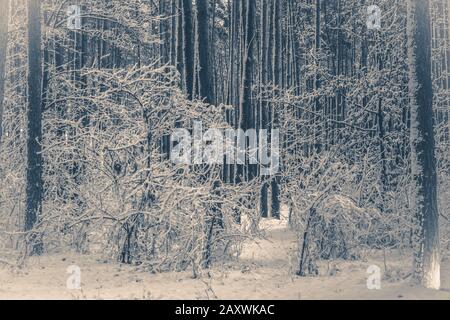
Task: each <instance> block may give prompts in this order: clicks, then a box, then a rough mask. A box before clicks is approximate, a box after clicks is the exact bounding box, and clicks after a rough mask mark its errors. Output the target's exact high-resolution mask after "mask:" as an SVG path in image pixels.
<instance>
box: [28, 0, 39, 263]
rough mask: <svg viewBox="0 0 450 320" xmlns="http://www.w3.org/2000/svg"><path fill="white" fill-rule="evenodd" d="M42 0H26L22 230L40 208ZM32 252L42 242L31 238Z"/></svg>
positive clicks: (32, 220) (32, 222) (37, 217)
mask: <svg viewBox="0 0 450 320" xmlns="http://www.w3.org/2000/svg"><path fill="white" fill-rule="evenodd" d="M40 5H41V1H39V0H28V112H27V115H28V136H27V185H26V213H25V230H26V231H30V230H32V229H33V228H34V226H35V224H36V222H37V221H38V219H39V216H40V214H41V212H42V196H43V182H42V155H41V151H42V147H41V143H42V109H41V106H42V105H41V102H42V97H41V91H42V88H41V78H42V69H41V68H42V66H41V20H40V16H41V15H40V12H41V8H40ZM29 239H30V241H31V245H32V249H31V252H30V253H31V254H40V253H42V244H41V242H40V240H39V239H37V238H36V237H35V236H33V235H32V236H31V237H30V238H29Z"/></svg>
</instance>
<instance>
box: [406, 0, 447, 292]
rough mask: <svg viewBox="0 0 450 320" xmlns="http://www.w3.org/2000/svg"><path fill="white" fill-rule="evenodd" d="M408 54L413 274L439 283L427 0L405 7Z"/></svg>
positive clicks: (433, 284)
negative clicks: (412, 188)
mask: <svg viewBox="0 0 450 320" xmlns="http://www.w3.org/2000/svg"><path fill="white" fill-rule="evenodd" d="M408 9H409V10H408V57H409V59H410V61H409V67H410V95H411V103H412V104H411V159H412V164H411V167H412V176H413V183H414V185H415V190H414V201H413V210H414V213H415V217H414V218H415V222H416V224H417V228H416V230H415V233H414V235H415V237H414V244H415V257H414V258H415V259H414V267H415V270H414V277H415V279H417V280H419V281H420V282H421V283H422V285H423V286H424V287H426V288H432V289H439V287H440V252H439V225H438V218H439V215H438V206H437V175H436V158H435V139H434V128H433V89H432V82H431V34H430V13H429V1H428V0H412V1H411V2H410V4H409V8H408Z"/></svg>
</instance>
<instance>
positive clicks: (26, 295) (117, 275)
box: [0, 220, 450, 300]
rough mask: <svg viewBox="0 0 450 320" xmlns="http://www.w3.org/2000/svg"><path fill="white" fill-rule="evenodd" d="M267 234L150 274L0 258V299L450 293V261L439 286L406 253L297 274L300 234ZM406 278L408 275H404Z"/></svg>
mask: <svg viewBox="0 0 450 320" xmlns="http://www.w3.org/2000/svg"><path fill="white" fill-rule="evenodd" d="M262 227H263V228H264V229H265V232H266V239H265V240H259V241H257V242H252V243H247V244H245V245H244V247H243V251H242V255H241V257H240V259H239V261H235V262H232V263H228V264H223V265H222V266H220V267H214V268H212V270H211V271H209V276H208V275H203V276H202V277H201V278H197V279H193V278H192V272H178V273H175V272H174V273H165V274H149V273H146V272H142V271H140V270H139V269H138V268H136V267H132V266H126V265H119V264H118V263H113V262H108V261H103V260H101V259H98V258H96V257H93V256H90V255H76V254H58V255H51V256H43V257H39V258H31V260H30V261H29V262H28V263H27V266H26V267H24V268H21V269H17V268H14V269H12V268H10V267H6V266H4V265H3V266H2V265H1V264H0V299H262V300H277V299H294V300H296V299H352V300H354V299H450V259H448V258H444V259H443V263H442V270H441V274H442V289H441V290H440V291H434V290H427V289H423V288H420V287H418V286H416V285H413V284H412V283H411V280H410V278H408V272H409V269H410V268H409V266H410V265H411V261H410V260H411V255H410V254H408V253H406V252H403V253H402V252H398V251H395V252H392V251H391V252H388V253H386V254H384V253H383V252H372V253H368V254H367V256H366V257H364V258H363V259H361V260H359V261H334V262H330V263H324V264H323V265H321V268H320V275H319V276H317V277H306V278H301V277H297V276H295V275H294V274H295V272H294V271H295V269H296V261H297V260H296V259H297V258H296V257H297V255H296V253H295V251H296V247H297V243H296V242H297V240H296V239H297V237H296V235H295V234H294V233H293V232H291V231H290V230H289V229H288V228H287V225H286V222H285V221H274V220H267V221H263V222H262ZM69 265H77V266H79V267H80V269H81V282H82V289H81V290H69V289H67V286H66V281H67V278H68V277H69V275H68V274H67V273H66V270H67V267H68V266H69ZM370 265H378V266H380V268H381V270H382V280H381V289H380V290H369V289H368V288H367V278H368V276H369V275H368V274H367V268H368V267H369V266H370ZM405 278H406V279H405Z"/></svg>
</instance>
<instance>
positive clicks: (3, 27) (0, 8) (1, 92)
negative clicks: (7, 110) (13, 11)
mask: <svg viewBox="0 0 450 320" xmlns="http://www.w3.org/2000/svg"><path fill="white" fill-rule="evenodd" d="M8 22H9V0H0V150H1V143H2V136H3V108H4V107H3V99H4V97H5V79H6V55H7V50H8Z"/></svg>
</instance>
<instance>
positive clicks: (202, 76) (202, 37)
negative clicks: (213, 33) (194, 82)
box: [197, 0, 214, 104]
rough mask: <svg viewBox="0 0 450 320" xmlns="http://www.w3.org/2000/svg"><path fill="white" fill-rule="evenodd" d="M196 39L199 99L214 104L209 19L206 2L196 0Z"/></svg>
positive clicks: (204, 0)
mask: <svg viewBox="0 0 450 320" xmlns="http://www.w3.org/2000/svg"><path fill="white" fill-rule="evenodd" d="M197 26H198V27H197V30H198V34H197V39H198V60H199V68H200V70H199V86H200V90H199V92H200V97H201V98H202V99H204V100H205V102H206V103H211V104H212V103H214V91H213V82H212V80H213V79H212V75H213V73H212V68H211V63H210V59H209V48H210V46H209V17H208V0H197Z"/></svg>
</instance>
